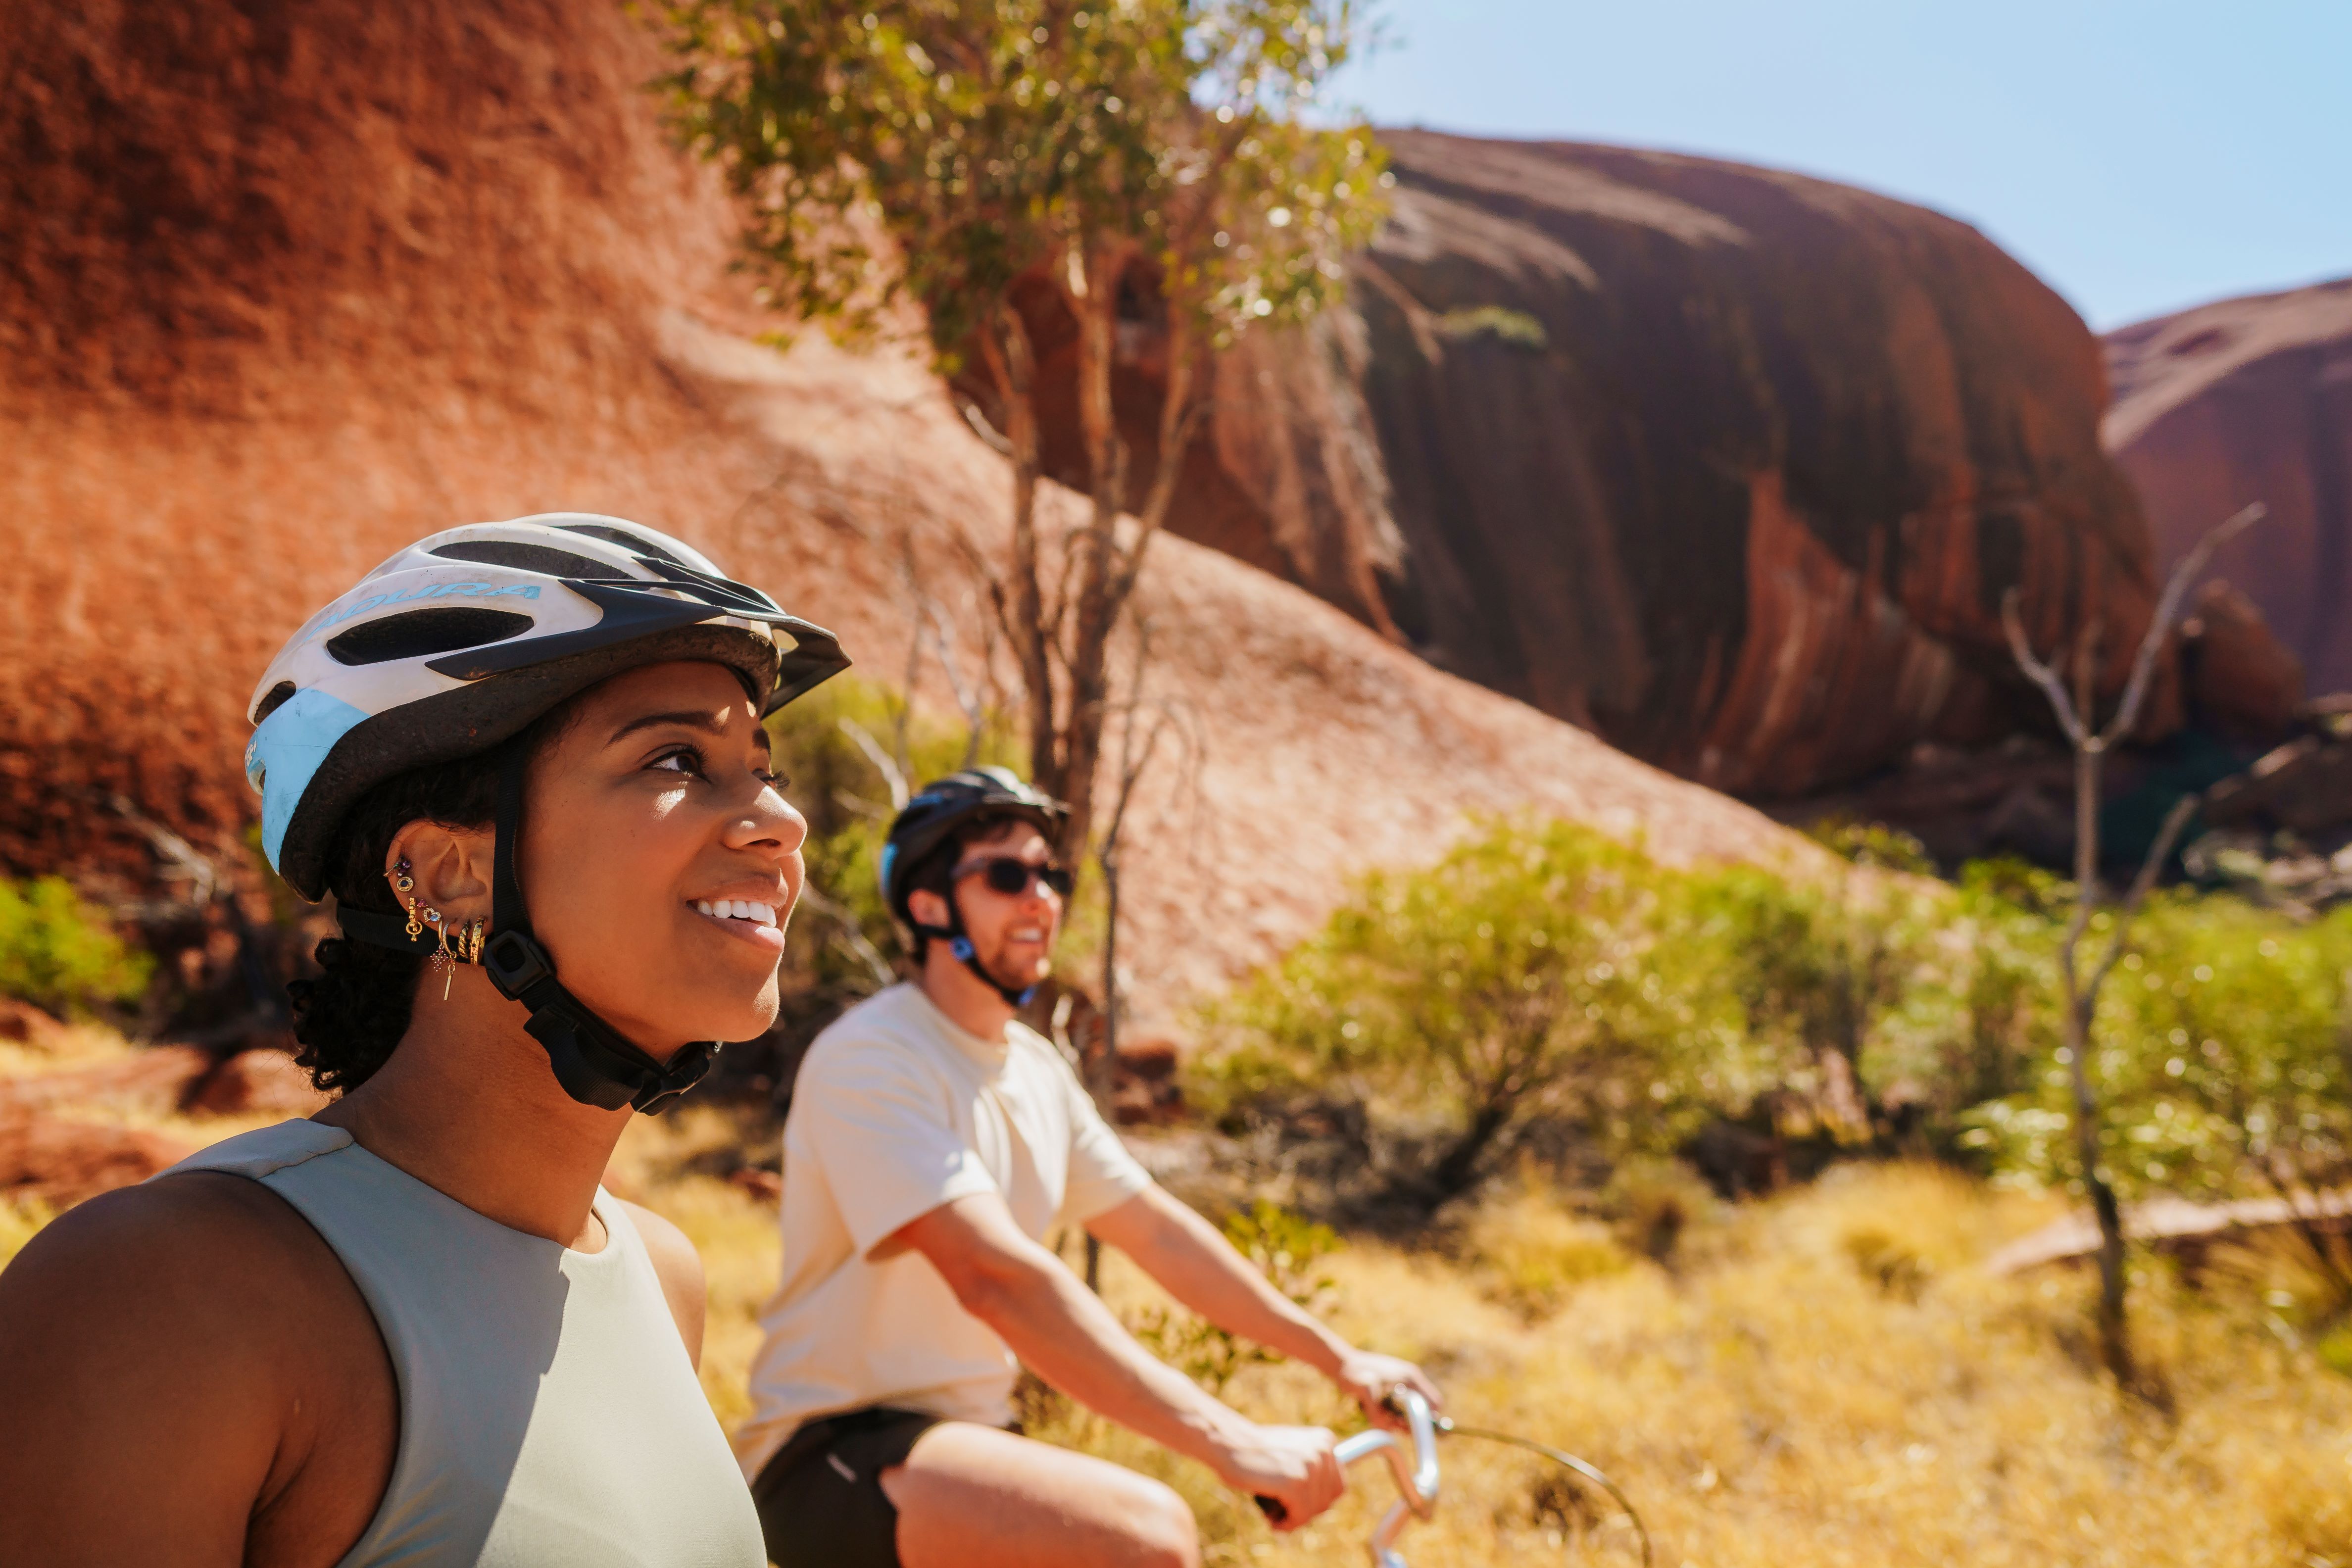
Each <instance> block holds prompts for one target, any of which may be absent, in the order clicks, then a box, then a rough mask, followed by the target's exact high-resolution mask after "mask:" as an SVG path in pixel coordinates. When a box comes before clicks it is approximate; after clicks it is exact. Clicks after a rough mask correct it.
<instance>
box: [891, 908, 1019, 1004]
mask: <svg viewBox="0 0 2352 1568" xmlns="http://www.w3.org/2000/svg"><path fill="white" fill-rule="evenodd" d="M947 906H948V923H947V924H945V925H943V926H927V925H919V926H917V927H915V930H916V931H917V932H919V934H921V935H922V936H925V937H928V938H929V939H930V940H931V941H933V942H946V943H947V944H948V951H949V952H951V953H954V954H955V956H956V959H957V961H958V962H959V963H961V964H962V965H963V966H964V967H965V968H966V969H969V970H971V972H972V973H973V974H975V975H977V976H978V977H979V979H980V983H981V984H982V985H985V986H987V987H988V988H989V989H990V990H991V991H993V992H995V993H996V994H998V995H999V996H1002V997H1003V998H1004V1005H1006V1006H1008V1007H1010V1008H1012V1009H1013V1011H1014V1012H1016V1013H1018V1012H1019V1011H1020V1010H1021V1009H1022V1008H1024V1007H1026V1006H1027V1005H1029V998H1030V997H1032V996H1034V995H1035V994H1037V988H1036V987H1035V986H1034V985H1031V986H1029V987H1027V988H1025V989H1023V988H1018V987H1014V986H1011V985H1007V984H1004V982H1003V981H1002V980H999V979H998V978H997V977H996V976H995V975H993V974H991V973H989V972H988V969H987V967H986V966H985V965H984V964H982V963H981V962H980V950H979V949H978V948H976V947H974V946H972V944H971V937H970V936H968V935H966V934H965V932H964V929H963V911H962V910H960V909H958V908H957V907H956V901H955V889H952V888H950V889H948V893H947Z"/></svg>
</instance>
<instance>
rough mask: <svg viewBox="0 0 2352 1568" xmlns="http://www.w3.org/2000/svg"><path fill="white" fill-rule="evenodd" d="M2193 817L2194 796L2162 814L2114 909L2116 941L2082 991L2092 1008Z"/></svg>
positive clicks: (2110, 946) (2109, 944) (2186, 797)
mask: <svg viewBox="0 0 2352 1568" xmlns="http://www.w3.org/2000/svg"><path fill="white" fill-rule="evenodd" d="M2196 815H2197V796H2195V795H2182V796H2181V797H2180V798H2179V800H2177V801H2174V802H2173V803H2172V809H2171V810H2170V811H2169V812H2168V813H2166V814H2165V818H2164V826H2162V827H2160V828H2158V830H2157V835H2156V842H2155V843H2153V844H2151V845H2149V846H2148V847H2147V858H2146V859H2144V860H2142V861H2141V862H2140V866H2139V875H2138V876H2137V877H2134V878H2133V879H2132V885H2131V890H2130V891H2129V892H2127V893H2126V894H2125V895H2124V901H2123V902H2122V903H2121V904H2119V905H2117V906H2116V930H2115V938H2114V940H2113V941H2111V942H2108V943H2107V954H2106V956H2105V958H2103V959H2101V960H2100V961H2099V966H2098V968H2096V969H2095V970H2093V971H2091V978H2090V981H2089V983H2088V984H2085V985H2084V987H2083V993H2084V996H2085V997H2086V998H2087V999H2088V1001H2089V1003H2090V1005H2092V1006H2096V1005H2098V1000H2099V987H2101V986H2102V985H2105V984H2106V981H2107V975H2108V973H2109V972H2111V971H2112V970H2113V969H2114V968H2115V966H2116V962H2117V961H2118V960H2120V959H2121V958H2122V957H2123V955H2124V947H2125V945H2126V939H2127V938H2128V937H2129V936H2130V934H2131V922H2132V918H2133V917H2134V916H2136V915H2137V914H2138V913H2139V907H2140V905H2141V904H2143V903H2145V902H2147V895H2148V892H2149V890H2150V889H2153V888H2154V887H2155V886H2156V879H2157V878H2158V876H2159V875H2160V874H2162V872H2163V870H2164V866H2165V862H2167V861H2168V860H2170V859H2171V858H2172V847H2173V845H2174V844H2175V843H2177V842H2179V838H2180V830H2181V829H2182V828H2184V827H2186V826H2189V818H2190V817H2192V816H2196Z"/></svg>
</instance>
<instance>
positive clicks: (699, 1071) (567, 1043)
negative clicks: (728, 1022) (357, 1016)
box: [335, 749, 719, 1115]
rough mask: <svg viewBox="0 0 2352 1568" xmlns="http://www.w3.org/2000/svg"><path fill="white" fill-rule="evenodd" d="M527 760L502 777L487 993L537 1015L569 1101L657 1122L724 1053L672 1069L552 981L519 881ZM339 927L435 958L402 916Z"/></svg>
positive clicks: (539, 1036)
mask: <svg viewBox="0 0 2352 1568" xmlns="http://www.w3.org/2000/svg"><path fill="white" fill-rule="evenodd" d="M528 762H529V759H528V758H527V757H525V756H524V755H523V753H522V752H521V751H520V749H518V750H517V751H515V752H512V753H510V754H509V756H508V757H507V759H506V761H505V763H504V764H503V765H502V766H501V767H500V769H499V813H498V819H497V823H496V826H495V828H494V836H495V837H494V842H493V845H492V848H491V852H490V860H491V872H490V936H489V940H488V942H485V943H483V945H482V949H481V954H480V958H479V963H481V966H482V970H483V972H484V973H487V974H488V976H489V977H490V984H493V985H495V986H497V987H498V988H499V994H500V995H502V996H504V997H506V998H507V999H508V1000H509V1001H512V1002H520V1003H521V1004H522V1005H524V1006H525V1007H528V1008H529V1009H530V1017H529V1018H528V1019H526V1020H525V1021H524V1023H523V1028H524V1029H525V1030H527V1031H528V1032H529V1033H530V1037H532V1038H533V1039H535V1040H537V1041H538V1042H539V1043H540V1046H541V1048H542V1049H544V1050H545V1051H546V1052H547V1061H548V1065H549V1066H550V1067H551V1068H553V1069H554V1071H555V1081H556V1082H557V1083H559V1084H562V1086H563V1092H564V1093H566V1094H568V1095H570V1096H571V1097H572V1099H574V1100H578V1101H579V1102H580V1103H581V1104H583V1105H595V1106H601V1107H603V1108H604V1110H619V1109H620V1108H621V1107H623V1106H629V1107H631V1108H632V1109H634V1110H642V1111H644V1112H646V1114H647V1115H659V1114H660V1113H661V1112H662V1111H664V1110H667V1109H668V1108H669V1106H670V1104H671V1102H672V1101H674V1100H677V1097H678V1096H679V1095H681V1094H684V1093H685V1092H686V1091H687V1090H688V1089H692V1088H693V1087H694V1086H695V1085H696V1084H697V1083H699V1082H700V1081H701V1080H702V1077H703V1075H704V1074H705V1073H707V1072H709V1070H710V1064H711V1062H712V1060H713V1059H714V1058H716V1057H717V1056H718V1054H719V1042H718V1041H715V1040H697V1041H694V1042H693V1043H691V1044H689V1045H687V1046H684V1047H680V1048H679V1050H678V1052H677V1055H676V1056H674V1057H672V1058H670V1059H669V1061H668V1063H667V1065H665V1064H663V1063H661V1062H657V1061H656V1060H654V1059H653V1058H651V1057H649V1056H647V1055H646V1053H645V1052H644V1051H643V1050H641V1049H639V1048H638V1047H637V1045H636V1043H635V1041H633V1040H631V1039H630V1038H629V1037H627V1036H625V1035H624V1034H622V1033H621V1032H620V1031H619V1030H618V1029H615V1028H614V1027H613V1026H611V1025H610V1024H607V1023H606V1022H604V1019H602V1018H600V1017H598V1016H596V1015H595V1014H594V1013H593V1011H591V1010H590V1008H589V1006H588V1005H587V1004H586V1003H584V1002H583V1001H581V1000H580V998H578V997H577V996H574V995H573V994H572V993H571V992H570V991H568V990H566V989H564V987H563V984H562V982H560V981H558V980H557V979H556V977H555V960H554V959H552V958H551V957H549V956H548V952H547V950H546V949H545V948H543V947H541V945H540V943H539V939H538V938H537V937H535V936H533V935H532V934H531V930H530V913H529V911H527V910H525V909H524V907H523V901H522V884H521V883H520V881H518V880H517V879H516V878H515V868H514V858H515V846H516V844H518V843H519V842H520V840H521V837H522V796H523V773H524V769H525V767H526V765H527V764H528ZM335 919H336V921H337V923H339V924H340V925H341V927H342V931H343V934H344V935H345V936H346V937H349V938H352V939H354V940H356V941H360V942H367V943H369V944H370V945H371V946H374V947H387V948H391V949H392V950H393V951H394V952H414V953H415V954H416V955H417V956H419V957H429V956H430V955H431V954H432V953H433V952H435V951H436V938H435V936H434V935H433V933H431V932H429V931H428V932H425V933H424V934H421V935H418V936H415V937H412V936H410V935H409V934H408V930H407V928H408V925H409V924H410V923H411V922H410V921H408V920H407V919H406V918H404V917H403V916H400V915H384V914H377V913H375V912H373V910H352V909H340V910H336V911H335Z"/></svg>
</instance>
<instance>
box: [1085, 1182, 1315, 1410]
mask: <svg viewBox="0 0 2352 1568" xmlns="http://www.w3.org/2000/svg"><path fill="white" fill-rule="evenodd" d="M1223 1229H1224V1233H1225V1239H1226V1240H1227V1241H1230V1242H1232V1243H1233V1244H1234V1250H1235V1251H1236V1252H1239V1253H1240V1254H1241V1255H1242V1256H1243V1257H1244V1258H1248V1259H1249V1260H1250V1261H1251V1262H1252V1263H1255V1264H1256V1265H1257V1267H1258V1270H1259V1272H1261V1273H1263V1274H1264V1275H1265V1277H1266V1279H1267V1281H1268V1282H1269V1283H1270V1284H1272V1285H1273V1286H1274V1288H1275V1289H1276V1290H1279V1291H1280V1292H1282V1294H1283V1295H1284V1296H1285V1297H1286V1298H1287V1299H1289V1300H1292V1301H1294V1302H1296V1303H1297V1304H1298V1305H1299V1306H1301V1307H1304V1308H1306V1309H1307V1310H1308V1311H1310V1312H1318V1313H1319V1312H1322V1311H1324V1310H1328V1308H1329V1306H1330V1304H1331V1300H1330V1298H1331V1293H1332V1283H1331V1278H1330V1276H1329V1275H1328V1274H1325V1273H1324V1272H1323V1271H1322V1269H1321V1268H1318V1264H1319V1263H1320V1262H1321V1260H1322V1259H1323V1258H1326V1257H1328V1256H1329V1255H1330V1254H1331V1253H1334V1252H1336V1251H1338V1250H1339V1234H1338V1233H1337V1232H1335V1231H1333V1230H1332V1229H1331V1228H1330V1227H1329V1226H1321V1225H1317V1224H1316V1223H1315V1222H1314V1221H1312V1220H1309V1219H1307V1218H1304V1217H1302V1216H1301V1215H1296V1214H1293V1213H1291V1212H1290V1211H1289V1210H1288V1209H1286V1208H1284V1207H1283V1206H1282V1205H1279V1204H1276V1203H1272V1202H1269V1201H1268V1200H1266V1199H1265V1198H1259V1199H1257V1200H1256V1201H1255V1202H1254V1203H1252V1204H1251V1205H1250V1206H1249V1207H1247V1208H1245V1209H1243V1210H1240V1211H1239V1212H1237V1213H1234V1214H1232V1215H1227V1216H1226V1218H1225V1223H1224V1226H1223ZM1130 1327H1131V1329H1132V1331H1133V1332H1134V1334H1135V1337H1136V1340H1137V1342H1139V1343H1140V1344H1142V1345H1143V1346H1144V1348H1145V1349H1147V1350H1149V1351H1150V1352H1151V1353H1152V1354H1153V1355H1155V1356H1158V1357H1159V1358H1160V1360H1161V1361H1164V1362H1166V1363H1168V1364H1169V1365H1171V1366H1172V1367H1174V1368H1176V1369H1177V1370H1178V1371H1179V1372H1181V1373H1183V1374H1184V1375H1185V1376H1187V1377H1189V1378H1191V1379H1192V1381H1193V1382H1195V1383H1197V1384H1200V1385H1201V1386H1202V1387H1203V1388H1205V1389H1207V1390H1208V1391H1209V1392H1210V1393H1211V1394H1223V1393H1224V1391H1225V1388H1226V1385H1227V1384H1231V1383H1232V1382H1233V1380H1234V1378H1235V1377H1237V1376H1239V1375H1240V1374H1241V1373H1242V1372H1243V1370H1244V1368H1247V1367H1252V1366H1258V1365H1264V1364H1270V1363H1274V1362H1276V1361H1279V1360H1281V1359H1282V1358H1281V1357H1279V1356H1277V1355H1276V1354H1275V1353H1274V1352H1272V1351H1269V1350H1267V1349H1265V1347H1264V1346H1262V1345H1259V1344H1257V1343H1255V1342H1253V1341H1249V1340H1244V1339H1238V1338H1236V1337H1235V1336H1234V1335H1233V1334H1231V1333H1228V1332H1227V1331H1225V1330H1223V1329H1221V1328H1219V1327H1218V1326H1217V1325H1216V1324H1214V1323H1213V1322H1210V1321H1208V1320H1207V1319H1205V1318H1202V1317H1200V1316H1197V1315H1196V1314H1194V1313H1192V1312H1189V1311H1186V1310H1184V1309H1182V1308H1181V1307H1177V1308H1162V1307H1151V1308H1147V1309H1145V1310H1143V1311H1142V1312H1141V1313H1140V1314H1139V1315H1138V1317H1137V1318H1136V1321H1134V1323H1132V1324H1131V1325H1130Z"/></svg>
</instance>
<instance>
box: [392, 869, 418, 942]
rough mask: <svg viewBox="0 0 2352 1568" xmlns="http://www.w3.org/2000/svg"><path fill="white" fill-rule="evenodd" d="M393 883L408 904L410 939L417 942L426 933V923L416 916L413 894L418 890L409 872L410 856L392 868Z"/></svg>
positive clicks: (403, 900) (403, 901)
mask: <svg viewBox="0 0 2352 1568" xmlns="http://www.w3.org/2000/svg"><path fill="white" fill-rule="evenodd" d="M392 885H393V889H394V891H396V892H398V893H399V894H400V901H401V902H402V903H404V904H405V905H407V906H408V928H407V929H408V940H409V941H411V942H415V940H416V939H417V938H418V937H420V936H423V935H424V934H425V924H424V922H423V921H419V920H418V919H417V918H416V900H415V897H414V896H413V895H414V894H415V891H416V879H415V878H414V877H412V876H410V875H409V874H408V857H407V856H405V855H404V856H402V857H401V858H400V864H398V865H397V866H394V868H392Z"/></svg>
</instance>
